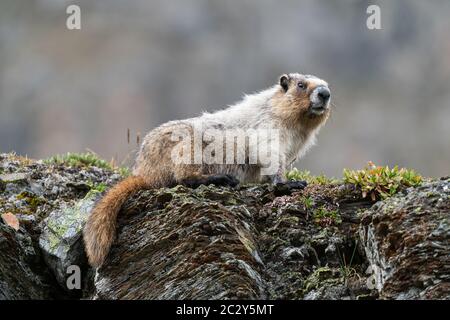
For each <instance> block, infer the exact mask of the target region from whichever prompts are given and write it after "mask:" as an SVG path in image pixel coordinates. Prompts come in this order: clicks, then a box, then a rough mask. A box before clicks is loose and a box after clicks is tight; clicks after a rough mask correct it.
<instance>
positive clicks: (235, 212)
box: [0, 154, 450, 299]
mask: <svg viewBox="0 0 450 320" xmlns="http://www.w3.org/2000/svg"><path fill="white" fill-rule="evenodd" d="M120 179H121V176H120V174H119V173H118V172H117V171H114V170H109V169H105V168H104V169H102V168H97V167H93V166H81V167H69V166H66V165H64V164H48V163H47V164H46V163H44V162H42V161H31V160H29V159H24V158H21V157H16V156H14V155H11V154H3V155H0V214H1V216H2V219H0V299H80V298H82V299H449V298H450V285H449V283H450V261H449V252H450V251H449V249H450V248H449V243H450V241H449V240H450V226H449V221H450V220H449V216H450V178H442V179H440V180H433V181H431V180H430V181H426V182H423V183H422V184H421V185H420V186H418V187H415V188H408V189H404V190H401V191H400V192H398V193H397V194H395V195H394V196H392V197H390V198H388V199H386V200H383V201H371V200H369V199H363V198H362V196H361V190H360V189H359V188H358V187H356V186H355V185H352V184H343V183H339V182H333V183H313V184H310V185H309V186H308V187H307V188H306V189H304V190H300V191H296V192H291V191H289V190H286V189H284V188H282V187H273V186H270V185H248V186H241V187H238V188H235V189H230V188H217V187H213V186H207V187H206V186H201V187H199V188H197V189H189V188H186V187H183V186H177V187H174V188H170V189H169V188H164V189H159V190H146V191H141V192H138V193H137V194H135V195H134V196H133V197H131V198H130V199H129V200H128V201H127V203H126V204H125V206H124V207H123V209H122V213H121V217H120V220H119V230H118V236H117V240H116V242H115V244H114V246H113V248H112V250H111V252H110V254H109V256H108V258H107V261H106V262H105V264H104V265H103V266H102V267H101V268H99V269H98V270H93V269H91V268H89V266H88V265H87V263H86V256H85V253H84V249H83V245H82V239H81V230H82V227H83V224H84V222H85V221H86V218H87V217H88V215H89V213H90V210H91V208H92V206H93V205H94V204H95V201H96V200H97V199H98V198H99V197H100V196H101V194H102V193H103V192H104V191H105V190H106V189H107V188H108V187H109V186H111V185H112V184H114V183H116V182H117V181H119V180H120ZM74 267H75V268H74ZM77 271H79V275H80V279H78V281H77V279H76V278H74V276H76V275H77V274H76V273H77ZM74 279H75V280H74ZM71 284H72V285H71Z"/></svg>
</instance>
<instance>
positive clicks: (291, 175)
mask: <svg viewBox="0 0 450 320" xmlns="http://www.w3.org/2000/svg"><path fill="white" fill-rule="evenodd" d="M286 178H287V179H288V180H294V181H298V180H303V181H306V182H307V183H308V184H320V185H324V184H333V183H338V182H339V181H338V180H337V179H334V178H328V177H326V176H325V175H324V174H321V175H318V176H313V175H311V172H309V171H307V170H302V171H300V170H298V169H297V168H294V169H292V170H291V171H289V172H287V173H286Z"/></svg>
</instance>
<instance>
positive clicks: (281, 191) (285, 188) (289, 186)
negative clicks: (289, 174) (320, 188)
mask: <svg viewBox="0 0 450 320" xmlns="http://www.w3.org/2000/svg"><path fill="white" fill-rule="evenodd" d="M307 185H308V184H307V182H306V181H286V182H278V183H277V184H275V189H274V193H275V195H276V196H277V197H279V196H286V195H290V194H291V193H292V192H293V191H295V190H302V189H304V188H306V186H307Z"/></svg>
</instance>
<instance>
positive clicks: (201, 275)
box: [95, 187, 266, 299]
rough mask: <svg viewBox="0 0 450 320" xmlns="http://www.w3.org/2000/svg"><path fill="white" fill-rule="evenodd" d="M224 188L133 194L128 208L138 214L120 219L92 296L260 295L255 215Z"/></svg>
mask: <svg viewBox="0 0 450 320" xmlns="http://www.w3.org/2000/svg"><path fill="white" fill-rule="evenodd" d="M227 193H229V192H227V191H226V190H220V189H217V188H212V187H208V188H206V187H200V188H198V189H197V190H195V191H192V190H190V189H187V188H184V187H176V188H174V189H161V190H154V191H145V192H141V193H140V194H139V195H137V196H136V197H134V198H133V199H131V200H130V201H129V202H128V204H127V207H126V208H125V211H130V210H132V211H135V210H138V211H137V212H138V214H134V215H125V217H124V218H123V219H121V222H120V225H121V227H120V229H119V235H118V239H117V241H116V243H115V244H114V246H113V248H112V251H111V254H110V255H109V257H108V259H107V261H106V262H105V264H104V266H103V267H101V268H100V269H99V270H98V271H97V275H96V277H95V288H96V298H99V299H262V298H265V297H266V295H265V286H266V284H265V282H264V280H263V279H262V276H261V273H260V272H261V269H262V265H261V261H260V258H259V253H258V252H257V249H256V248H257V245H256V242H255V239H254V238H253V236H252V234H254V233H255V230H253V228H252V226H251V220H252V218H251V217H250V216H249V215H248V214H247V212H246V210H245V208H244V207H239V206H233V205H230V202H229V200H230V199H229V196H228V195H227ZM168 194H170V196H168ZM227 204H228V205H227ZM144 208H145V209H144Z"/></svg>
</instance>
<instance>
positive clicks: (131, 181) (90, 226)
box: [83, 176, 149, 267]
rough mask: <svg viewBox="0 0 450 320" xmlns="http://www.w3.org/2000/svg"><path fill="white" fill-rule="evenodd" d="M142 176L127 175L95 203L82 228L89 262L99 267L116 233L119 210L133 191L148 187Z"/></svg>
mask: <svg viewBox="0 0 450 320" xmlns="http://www.w3.org/2000/svg"><path fill="white" fill-rule="evenodd" d="M148 187H149V184H148V183H147V182H146V181H145V180H144V179H143V178H142V177H136V176H134V177H129V178H126V179H125V180H123V181H121V182H119V183H118V184H117V185H115V186H114V187H113V188H112V189H111V190H109V191H108V193H107V194H106V195H105V196H104V197H103V198H102V199H101V200H100V201H99V202H98V203H97V205H96V206H95V208H94V210H93V211H92V213H91V215H90V217H89V219H88V221H87V223H86V226H85V227H84V230H83V236H84V243H85V246H86V253H87V256H88V259H89V263H90V264H91V265H92V266H94V267H99V266H100V265H101V264H102V263H103V261H104V260H105V258H106V255H107V254H108V251H109V249H110V247H111V245H112V243H113V241H114V238H115V235H116V220H117V216H118V214H119V211H120V209H121V207H122V205H123V203H124V202H125V200H126V199H127V198H128V197H130V196H131V195H132V194H133V193H134V192H136V191H137V190H140V189H145V188H148Z"/></svg>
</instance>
